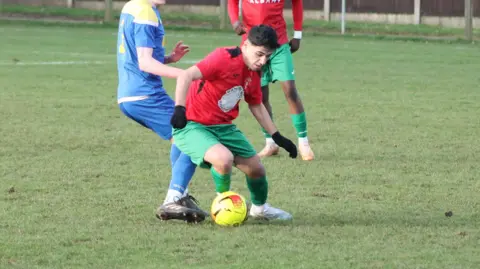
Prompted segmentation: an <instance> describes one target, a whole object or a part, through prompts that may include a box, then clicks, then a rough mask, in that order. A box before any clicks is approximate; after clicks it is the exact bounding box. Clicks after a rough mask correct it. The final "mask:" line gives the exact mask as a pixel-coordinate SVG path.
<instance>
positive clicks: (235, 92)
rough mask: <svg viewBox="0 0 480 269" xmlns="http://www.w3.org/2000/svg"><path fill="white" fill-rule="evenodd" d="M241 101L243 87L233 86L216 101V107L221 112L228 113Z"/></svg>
mask: <svg viewBox="0 0 480 269" xmlns="http://www.w3.org/2000/svg"><path fill="white" fill-rule="evenodd" d="M241 99H243V87H242V86H235V87H233V88H231V89H230V90H228V91H227V92H226V93H225V94H224V95H223V96H222V98H221V99H220V100H219V101H218V107H219V108H220V109H221V110H222V111H223V112H229V111H230V110H232V109H233V108H234V107H235V106H236V105H237V103H238V101H240V100H241Z"/></svg>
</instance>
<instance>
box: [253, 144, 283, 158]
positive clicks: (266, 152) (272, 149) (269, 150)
mask: <svg viewBox="0 0 480 269" xmlns="http://www.w3.org/2000/svg"><path fill="white" fill-rule="evenodd" d="M279 150H280V147H279V146H278V145H277V144H266V145H265V147H264V148H263V149H262V151H260V152H259V153H258V156H259V157H260V158H264V157H268V156H273V155H277V154H278V151H279Z"/></svg>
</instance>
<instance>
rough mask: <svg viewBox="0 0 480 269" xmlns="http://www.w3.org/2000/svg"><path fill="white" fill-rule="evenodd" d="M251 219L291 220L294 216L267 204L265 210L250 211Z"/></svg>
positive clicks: (253, 208)
mask: <svg viewBox="0 0 480 269" xmlns="http://www.w3.org/2000/svg"><path fill="white" fill-rule="evenodd" d="M248 214H249V217H250V218H252V219H264V220H291V219H292V215H291V214H290V213H288V212H285V211H283V210H281V209H279V208H275V207H272V206H270V205H269V204H265V205H264V206H263V210H262V208H260V207H252V208H250V211H249V213H248Z"/></svg>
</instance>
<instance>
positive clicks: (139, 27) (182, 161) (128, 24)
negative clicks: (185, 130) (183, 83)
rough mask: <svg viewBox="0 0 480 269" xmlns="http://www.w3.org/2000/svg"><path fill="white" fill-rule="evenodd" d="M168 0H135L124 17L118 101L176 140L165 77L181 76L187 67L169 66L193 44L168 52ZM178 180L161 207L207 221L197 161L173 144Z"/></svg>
mask: <svg viewBox="0 0 480 269" xmlns="http://www.w3.org/2000/svg"><path fill="white" fill-rule="evenodd" d="M164 3H165V1H164V0H131V1H129V2H127V3H126V4H125V6H124V7H123V9H122V13H121V16H120V23H119V28H118V40H117V65H118V66H117V67H118V78H119V81H118V83H119V84H118V90H117V94H118V104H119V107H120V109H121V111H122V112H123V113H124V114H125V115H126V116H127V117H129V118H130V119H132V120H134V121H136V122H137V123H139V124H141V125H142V126H144V127H146V128H148V129H151V130H152V131H154V132H155V133H156V134H157V135H159V136H160V137H161V138H162V139H164V140H171V139H172V126H171V125H170V118H171V116H172V113H173V109H174V102H173V100H172V99H171V98H170V97H169V96H168V94H167V93H166V91H165V89H164V88H163V82H162V76H166V77H170V78H176V77H177V76H178V74H180V72H181V71H182V70H181V69H178V68H174V67H170V66H167V64H169V63H174V62H177V61H179V60H180V59H181V58H182V57H183V56H184V55H185V54H186V53H188V51H189V48H188V46H186V45H183V43H182V42H178V43H177V44H176V46H175V48H174V49H173V52H172V53H171V54H170V55H168V56H165V48H164V34H165V31H164V28H163V25H162V20H161V18H160V13H159V12H158V10H157V9H156V7H155V6H156V5H158V4H164ZM170 161H171V164H172V179H171V182H170V186H169V190H168V193H167V196H166V198H165V201H164V203H163V205H162V206H160V207H159V208H158V210H157V217H159V218H160V214H161V215H162V216H163V219H171V218H174V219H184V220H187V218H188V219H191V218H192V216H196V218H197V217H198V218H199V219H198V220H197V221H201V220H203V219H204V218H205V216H206V214H207V213H205V212H203V211H202V210H200V209H199V208H198V207H197V206H196V204H195V202H194V199H193V197H191V196H190V195H188V191H187V186H188V184H189V182H190V180H191V178H192V176H193V174H194V171H195V168H196V166H195V164H193V163H192V162H191V160H190V157H188V156H187V155H185V154H182V153H181V152H180V150H179V149H178V148H177V147H176V146H175V144H173V143H172V147H171V152H170Z"/></svg>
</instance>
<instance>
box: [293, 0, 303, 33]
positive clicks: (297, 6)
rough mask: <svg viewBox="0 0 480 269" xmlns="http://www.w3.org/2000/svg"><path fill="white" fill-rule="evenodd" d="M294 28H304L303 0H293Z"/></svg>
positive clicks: (299, 29)
mask: <svg viewBox="0 0 480 269" xmlns="http://www.w3.org/2000/svg"><path fill="white" fill-rule="evenodd" d="M292 15H293V30H295V31H302V28H303V0H292Z"/></svg>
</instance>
